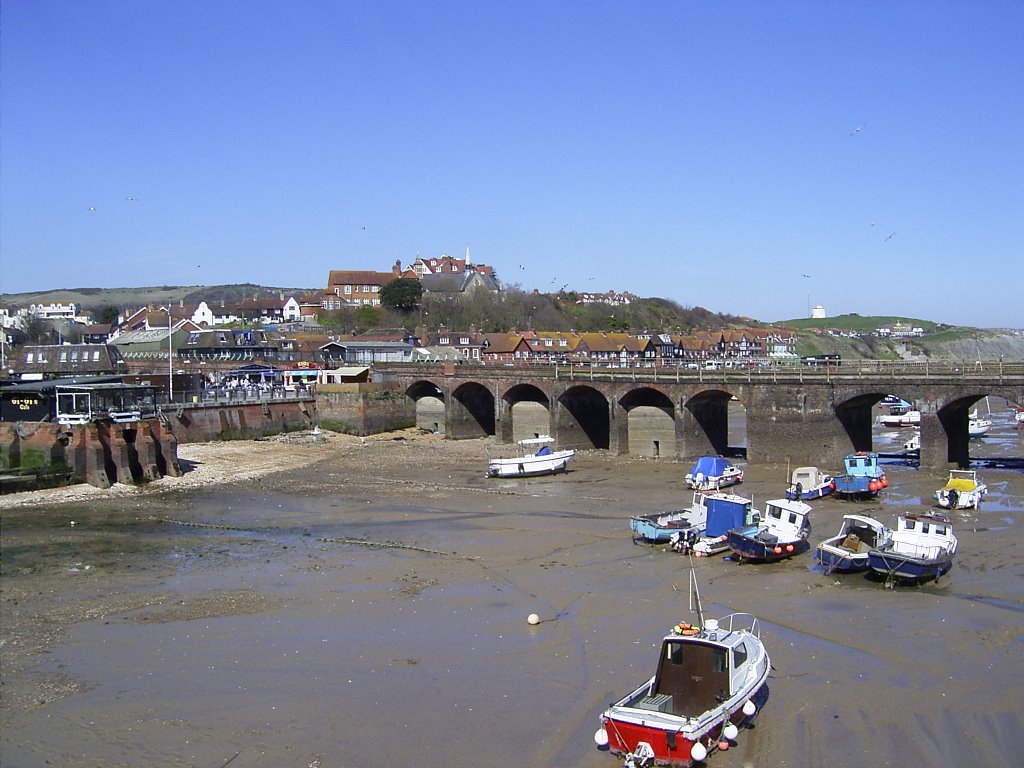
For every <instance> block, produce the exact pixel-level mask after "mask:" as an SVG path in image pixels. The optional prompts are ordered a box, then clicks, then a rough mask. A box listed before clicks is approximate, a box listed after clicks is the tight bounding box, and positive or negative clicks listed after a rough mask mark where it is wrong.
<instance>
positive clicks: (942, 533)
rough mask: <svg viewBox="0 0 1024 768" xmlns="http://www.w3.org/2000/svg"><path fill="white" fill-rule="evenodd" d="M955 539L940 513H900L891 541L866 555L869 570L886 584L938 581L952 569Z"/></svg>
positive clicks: (949, 526) (944, 517) (946, 520)
mask: <svg viewBox="0 0 1024 768" xmlns="http://www.w3.org/2000/svg"><path fill="white" fill-rule="evenodd" d="M956 548H957V539H956V536H954V535H953V527H952V525H951V524H950V522H949V518H948V517H946V516H945V515H943V514H930V515H917V514H909V513H908V514H903V515H900V516H899V517H898V518H897V522H896V529H895V530H894V531H893V533H892V538H891V539H890V540H889V541H888V542H886V543H885V544H882V545H881V546H879V547H877V548H875V549H872V550H871V551H870V552H869V553H868V562H869V564H870V567H871V570H872V571H874V572H875V573H878V574H881V575H883V576H885V579H886V583H887V584H889V585H891V584H893V583H895V582H897V581H909V582H921V581H927V580H929V579H936V580H937V579H938V578H939V577H940V576H941V575H942V574H944V573H948V572H949V571H950V570H951V569H952V567H953V556H954V555H955V554H956Z"/></svg>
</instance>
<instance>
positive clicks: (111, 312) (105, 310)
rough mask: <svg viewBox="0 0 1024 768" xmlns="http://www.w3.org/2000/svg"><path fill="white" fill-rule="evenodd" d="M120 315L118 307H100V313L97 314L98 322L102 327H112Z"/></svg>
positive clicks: (108, 305)
mask: <svg viewBox="0 0 1024 768" xmlns="http://www.w3.org/2000/svg"><path fill="white" fill-rule="evenodd" d="M118 314H120V313H119V312H118V309H117V307H115V306H113V305H112V304H107V305H105V306H102V307H100V310H99V312H97V313H96V322H97V323H99V324H100V325H112V324H113V323H114V322H116V321H117V316H118Z"/></svg>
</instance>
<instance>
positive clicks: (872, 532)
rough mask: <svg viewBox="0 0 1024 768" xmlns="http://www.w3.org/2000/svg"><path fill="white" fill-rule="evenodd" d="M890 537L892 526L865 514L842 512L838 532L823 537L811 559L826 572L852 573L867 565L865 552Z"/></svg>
mask: <svg viewBox="0 0 1024 768" xmlns="http://www.w3.org/2000/svg"><path fill="white" fill-rule="evenodd" d="M890 539H892V530H891V529H890V528H889V527H888V526H886V525H883V524H882V523H880V522H879V521H878V520H875V518H873V517H868V516H866V515H843V524H842V526H841V527H840V528H839V533H837V534H836V535H835V536H832V537H831V538H828V539H825V540H824V541H823V542H821V543H820V544H819V545H818V548H817V549H816V550H815V551H814V559H815V560H817V561H818V562H819V563H821V565H822V566H823V567H824V568H825V572H826V573H854V572H856V571H866V570H867V569H868V568H870V567H871V566H870V563H869V560H868V553H869V552H870V551H871V550H872V549H875V548H877V547H881V546H884V545H885V544H886V543H888V542H889V540H890Z"/></svg>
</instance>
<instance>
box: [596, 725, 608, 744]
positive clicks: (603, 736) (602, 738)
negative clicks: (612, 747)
mask: <svg viewBox="0 0 1024 768" xmlns="http://www.w3.org/2000/svg"><path fill="white" fill-rule="evenodd" d="M594 743H595V744H597V746H599V747H602V748H603V747H607V746H608V731H606V730H605V729H604V728H598V729H597V733H595V734H594Z"/></svg>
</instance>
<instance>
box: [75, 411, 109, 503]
mask: <svg viewBox="0 0 1024 768" xmlns="http://www.w3.org/2000/svg"><path fill="white" fill-rule="evenodd" d="M68 454H69V458H70V460H69V462H68V464H69V465H70V469H71V473H72V477H74V479H75V480H78V481H79V482H84V483H88V484H89V485H92V486H95V487H97V488H109V487H110V476H109V475H108V474H107V464H106V457H105V455H104V450H103V444H102V443H101V442H100V439H99V437H98V435H97V434H96V427H95V426H94V425H93V424H85V425H83V426H81V427H78V428H76V429H75V431H74V434H73V435H72V437H71V447H70V449H69V451H68Z"/></svg>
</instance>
